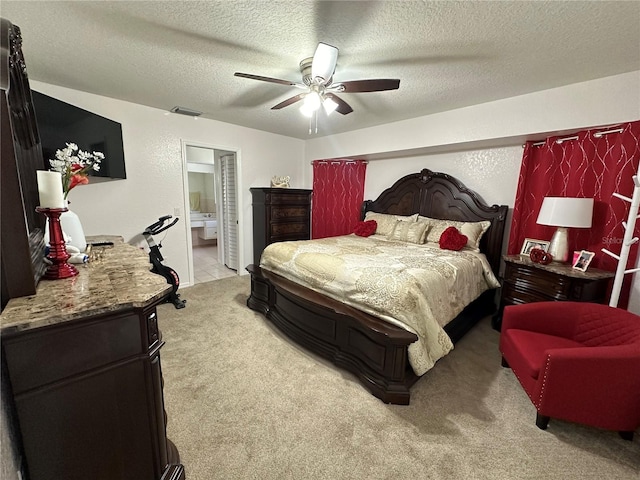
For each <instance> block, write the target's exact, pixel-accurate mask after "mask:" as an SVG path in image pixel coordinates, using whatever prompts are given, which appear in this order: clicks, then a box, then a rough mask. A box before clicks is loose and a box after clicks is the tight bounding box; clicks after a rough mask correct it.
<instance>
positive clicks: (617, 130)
mask: <svg viewBox="0 0 640 480" xmlns="http://www.w3.org/2000/svg"><path fill="white" fill-rule="evenodd" d="M623 130H624V128H622V127H621V128H614V129H613V130H603V131H602V132H595V133H594V134H593V136H594V137H595V138H600V137H602V136H603V135H608V134H610V133H622V132H623ZM577 139H578V136H577V135H573V136H571V137H564V138H558V139H557V140H556V143H557V144H561V143H564V142H567V141H569V140H577ZM545 143H547V142H546V140H545V141H542V142H536V143H532V144H531V146H532V147H539V146H540V145H544V144H545ZM525 146H526V144H525V145H522V148H524V147H525Z"/></svg>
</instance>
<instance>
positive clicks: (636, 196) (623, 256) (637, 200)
mask: <svg viewBox="0 0 640 480" xmlns="http://www.w3.org/2000/svg"><path fill="white" fill-rule="evenodd" d="M639 177H640V168H638V174H637V175H634V176H633V177H632V179H633V183H634V185H635V186H634V188H633V197H632V198H628V197H625V196H624V195H620V194H619V193H614V194H613V196H614V197H617V198H619V199H621V200H624V201H625V202H629V203H630V204H631V208H629V217H628V219H627V221H626V222H624V221H623V222H622V226H623V227H624V238H623V240H622V248H621V250H620V255H616V254H615V253H613V252H610V251H609V250H607V249H606V248H603V249H602V251H603V252H604V253H606V254H607V255H609V256H610V257H613V258H615V259H616V260H618V268H617V269H616V276H615V278H614V280H613V288H612V289H611V299H610V300H609V306H610V307H617V306H618V299H619V297H620V290H621V288H622V281H623V280H624V276H625V275H626V274H627V273H635V272H638V271H640V268H630V269H627V262H628V260H629V251H630V250H631V245H633V244H634V243H636V242H638V237H632V235H633V230H634V229H635V226H636V220H637V219H638V218H640V215H638V209H639V208H640V178H639Z"/></svg>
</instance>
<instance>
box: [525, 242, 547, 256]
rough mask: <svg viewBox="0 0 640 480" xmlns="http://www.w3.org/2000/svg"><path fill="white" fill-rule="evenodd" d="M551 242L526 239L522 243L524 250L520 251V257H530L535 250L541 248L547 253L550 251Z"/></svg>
mask: <svg viewBox="0 0 640 480" xmlns="http://www.w3.org/2000/svg"><path fill="white" fill-rule="evenodd" d="M550 243H551V242H549V241H547V240H536V239H535V238H525V239H524V242H522V248H521V249H520V255H529V254H530V253H531V250H532V249H533V248H541V249H542V250H544V251H545V252H546V251H547V250H548V249H549V244H550Z"/></svg>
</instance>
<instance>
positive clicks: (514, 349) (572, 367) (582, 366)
mask: <svg viewBox="0 0 640 480" xmlns="http://www.w3.org/2000/svg"><path fill="white" fill-rule="evenodd" d="M500 352H501V353H502V365H503V366H504V367H511V369H512V370H513V372H514V373H515V375H516V377H517V378H518V380H519V381H520V384H521V385H522V388H524V390H525V392H526V393H527V395H529V398H530V399H531V401H532V402H533V405H534V406H535V407H536V410H537V417H536V425H537V426H538V427H539V428H541V429H543V430H545V429H546V428H547V425H548V423H549V419H550V418H557V419H562V420H567V421H570V422H576V423H582V424H585V425H590V426H593V427H599V428H603V429H607V430H617V431H619V432H620V435H621V436H622V437H623V438H625V439H627V440H632V439H633V433H634V431H635V430H636V429H637V428H638V427H640V317H639V316H637V315H634V314H633V313H631V312H628V311H626V310H622V309H618V308H612V307H609V306H607V305H600V304H595V303H580V302H539V303H529V304H525V305H514V306H507V307H505V309H504V314H503V317H502V329H501V334H500Z"/></svg>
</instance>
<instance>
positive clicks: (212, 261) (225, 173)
mask: <svg viewBox="0 0 640 480" xmlns="http://www.w3.org/2000/svg"><path fill="white" fill-rule="evenodd" d="M183 152H184V158H185V163H186V175H185V196H186V197H187V198H185V203H186V207H185V213H187V212H188V213H187V215H188V217H187V221H188V222H189V227H190V228H189V231H190V235H189V239H188V240H189V242H188V243H189V247H190V248H189V252H188V256H189V265H190V272H189V279H190V282H189V283H190V284H191V285H194V284H197V283H203V282H209V281H212V280H219V279H221V278H226V277H230V276H234V275H237V270H238V266H237V251H238V232H237V226H238V222H237V218H238V215H237V201H236V199H237V192H236V188H235V185H237V178H236V177H237V175H236V171H237V168H236V167H237V165H236V162H237V154H236V152H234V151H229V150H223V149H218V148H215V147H212V146H205V145H202V144H194V143H190V142H183ZM234 253H235V256H233V254H234ZM234 260H235V261H234Z"/></svg>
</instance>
